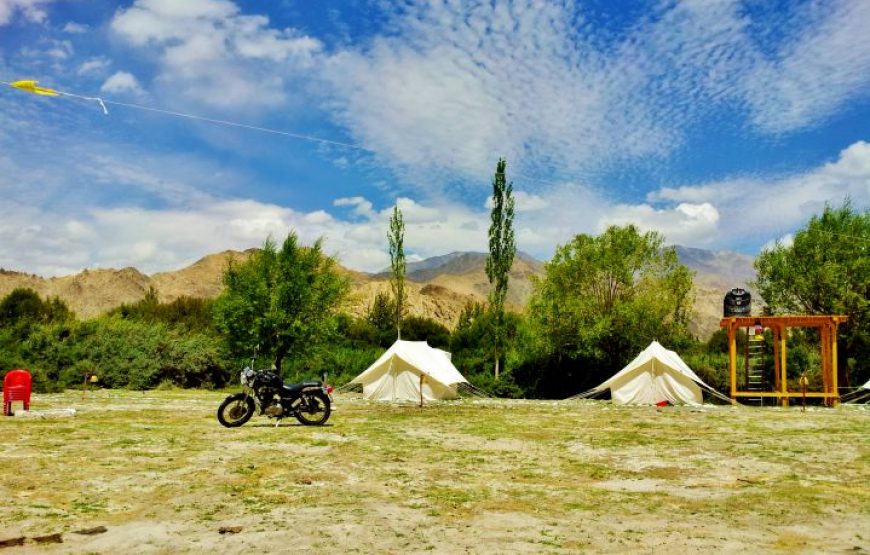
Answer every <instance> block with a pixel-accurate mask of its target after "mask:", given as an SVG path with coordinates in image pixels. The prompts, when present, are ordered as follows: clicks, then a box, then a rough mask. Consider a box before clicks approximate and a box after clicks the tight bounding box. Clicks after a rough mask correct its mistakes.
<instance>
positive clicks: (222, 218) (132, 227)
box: [0, 142, 870, 275]
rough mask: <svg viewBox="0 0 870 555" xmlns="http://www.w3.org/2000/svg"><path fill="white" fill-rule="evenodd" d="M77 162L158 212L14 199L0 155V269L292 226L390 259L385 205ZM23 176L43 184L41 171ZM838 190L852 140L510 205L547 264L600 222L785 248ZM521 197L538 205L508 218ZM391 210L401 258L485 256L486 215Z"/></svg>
mask: <svg viewBox="0 0 870 555" xmlns="http://www.w3.org/2000/svg"><path fill="white" fill-rule="evenodd" d="M10 164H11V165H10ZM83 164H84V165H86V166H88V167H91V168H92V170H91V171H92V173H91V176H92V178H93V180H92V182H93V187H95V189H93V190H90V191H83V192H82V193H81V194H83V195H85V196H92V195H93V194H95V193H94V191H99V190H100V188H102V187H114V188H117V187H127V188H130V189H134V190H140V191H143V192H146V193H148V194H150V195H154V196H156V197H157V198H159V199H161V200H162V201H163V203H162V205H161V206H153V207H144V206H141V203H140V205H138V206H129V205H122V206H104V207H102V208H90V207H88V205H87V204H78V205H77V204H75V203H64V204H63V205H62V206H53V205H52V203H51V202H50V199H51V198H53V197H54V196H56V194H57V191H55V192H52V191H49V192H48V193H46V194H47V196H46V197H45V198H44V199H43V200H42V201H39V202H35V201H34V199H29V200H28V201H26V202H25V201H23V200H14V199H16V198H27V197H26V194H25V193H20V194H19V193H16V192H15V190H14V188H10V187H13V186H14V184H15V183H17V179H16V178H15V177H14V176H15V175H16V170H15V166H14V162H10V161H4V159H3V158H2V157H0V169H2V170H3V175H6V176H7V177H6V178H2V179H0V193H2V194H3V197H4V206H8V208H7V210H6V214H7V215H6V217H5V218H4V219H3V220H2V222H0V266H2V267H5V268H14V269H20V270H26V271H29V272H37V273H43V274H46V275H57V274H61V273H69V272H73V271H78V270H80V269H82V268H84V267H95V266H101V267H106V266H112V267H122V266H127V265H134V266H137V267H139V268H140V269H142V270H144V271H146V272H155V271H160V270H167V269H172V268H178V267H181V266H184V265H186V264H189V263H191V262H193V261H194V260H195V259H197V258H199V257H201V256H203V255H205V254H209V253H212V252H217V251H220V250H224V249H228V248H235V249H245V248H249V247H254V246H259V245H261V244H262V242H263V241H264V240H265V239H266V237H269V236H271V237H273V238H275V239H276V240H280V239H281V238H283V237H284V236H285V235H286V234H287V233H288V232H289V231H291V230H295V231H296V232H297V234H298V235H299V237H300V239H301V240H302V241H303V242H304V243H306V244H310V243H312V242H314V241H315V240H316V239H318V238H320V237H324V239H325V242H324V246H325V250H326V252H328V253H330V254H335V255H337V256H338V258H339V260H340V262H341V263H342V264H344V265H345V266H348V267H350V268H354V269H361V270H368V271H378V270H380V269H382V268H384V267H385V266H386V265H387V264H388V263H389V256H388V254H387V244H386V243H387V241H386V233H387V229H388V227H389V218H390V215H391V214H392V205H390V206H383V207H381V208H379V209H376V208H375V207H374V205H373V203H372V202H371V201H370V200H368V199H367V198H365V197H362V196H356V197H349V198H340V199H336V200H335V201H334V202H333V205H334V206H335V207H336V209H337V211H336V212H335V213H332V212H328V211H326V210H313V211H308V212H305V211H299V210H295V209H293V208H290V207H284V206H278V205H275V204H270V203H267V202H261V201H257V200H253V199H227V198H221V197H219V196H217V195H213V194H209V193H206V192H204V190H203V189H202V187H204V185H198V186H197V185H194V184H195V183H198V182H199V181H200V180H201V179H202V178H201V176H202V175H208V171H206V170H205V169H204V168H202V167H195V165H194V167H192V168H190V171H189V172H188V173H187V174H179V175H177V176H175V177H173V178H169V177H167V176H166V171H165V170H160V169H158V168H159V167H164V166H165V167H187V166H191V165H192V164H191V163H190V162H188V163H184V162H182V161H180V160H179V161H176V162H174V163H173V162H169V161H167V160H164V161H156V160H152V161H150V162H149V163H148V166H147V167H146V166H142V165H130V164H122V163H119V162H118V161H116V160H113V159H110V158H99V157H98V158H91V159H88V160H85V161H83ZM148 168H151V169H148ZM32 177H33V178H34V179H37V180H40V181H43V180H49V181H51V179H52V176H51V175H50V174H48V175H35V176H32ZM734 183H741V185H739V186H736V185H734ZM747 184H748V186H749V188H746V189H744V188H743V187H744V185H747ZM735 188H736V189H738V190H736V191H735V190H734V189H735ZM30 194H36V193H30ZM846 194H848V195H851V197H852V199H853V201H854V202H855V204H856V206H868V205H870V144H867V143H863V142H859V143H855V144H854V145H852V146H850V147H849V148H847V149H844V150H843V152H842V153H841V154H840V157H839V158H838V159H837V160H836V161H834V162H831V163H829V164H825V165H823V166H821V167H819V168H817V169H816V170H813V171H810V172H807V173H805V174H802V175H799V176H791V177H782V178H777V179H772V180H769V181H767V182H765V181H763V180H761V179H756V180H755V181H729V182H722V183H721V184H718V183H710V184H704V185H701V186H699V187H697V188H692V187H684V188H680V189H671V190H669V192H668V194H667V195H663V194H654V195H651V197H650V200H649V201H648V202H643V203H637V204H631V203H625V202H614V201H612V200H609V199H608V198H606V197H605V196H603V195H601V194H600V193H598V192H596V191H595V190H593V189H591V188H589V187H586V186H583V185H581V184H577V183H564V184H559V185H553V186H550V187H548V188H547V189H545V190H542V191H540V192H538V193H536V194H535V195H526V194H524V195H521V196H518V197H517V202H518V203H519V204H518V206H517V208H518V211H517V216H516V220H515V230H516V236H517V246H518V247H519V248H520V249H521V250H524V251H526V252H530V253H532V254H533V255H536V256H538V257H540V258H548V257H549V256H550V255H551V254H552V251H553V248H554V247H555V246H556V245H558V244H564V243H566V242H567V241H568V240H570V239H571V237H573V236H574V235H575V234H577V233H590V234H597V233H600V232H601V231H603V230H604V229H605V228H606V227H607V226H608V225H626V224H635V225H637V226H638V227H639V228H640V229H642V230H655V231H658V232H660V233H662V234H664V235H665V238H666V240H667V242H668V243H671V244H673V243H677V244H684V245H687V246H706V247H711V248H718V247H722V246H729V245H732V244H734V243H735V242H738V241H739V240H740V238H741V236H743V235H749V236H752V237H756V238H761V237H765V236H767V237H780V238H781V241H784V242H788V241H789V240H790V235H789V234H786V233H785V232H786V231H787V232H791V231H792V230H794V229H796V228H798V227H800V226H802V225H804V224H805V223H806V221H807V220H808V219H809V217H810V216H811V215H813V214H817V213H818V212H819V211H820V210H821V209H822V206H823V205H824V202H826V201H832V202H835V203H839V202H840V201H841V200H842V197H843V196H844V195H846ZM525 199H531V200H532V203H533V205H536V206H537V207H538V208H537V209H535V210H520V208H521V206H522V204H523V203H522V202H521V201H523V200H525ZM686 199H691V200H686ZM702 199H703V200H702ZM723 199H725V200H723ZM396 202H397V204H398V206H399V207H400V209H401V210H402V213H403V216H404V221H405V247H406V251H407V253H408V256H409V259H412V258H413V259H420V258H426V257H429V256H435V255H440V254H444V253H448V252H453V251H466V250H471V251H484V252H485V251H486V248H487V235H486V234H487V228H488V225H489V212H488V210H487V209H486V208H485V207H483V206H481V207H479V208H476V209H475V208H471V207H469V206H467V205H463V204H454V203H450V202H436V201H420V200H415V199H412V198H408V197H400V198H398V199H397V201H396ZM347 208H351V209H352V217H350V218H348V217H342V215H341V212H342V211H343V210H345V209H347Z"/></svg>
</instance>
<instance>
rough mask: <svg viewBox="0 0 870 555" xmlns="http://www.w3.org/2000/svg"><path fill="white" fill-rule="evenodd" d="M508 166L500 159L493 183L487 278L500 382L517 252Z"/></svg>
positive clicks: (496, 368)
mask: <svg viewBox="0 0 870 555" xmlns="http://www.w3.org/2000/svg"><path fill="white" fill-rule="evenodd" d="M506 166H507V162H506V161H505V159H504V158H500V159H499V161H498V164H497V165H496V169H495V176H494V177H493V179H492V212H491V214H490V216H491V219H492V223H491V224H490V226H489V257H487V259H486V277H487V278H488V279H489V284H490V290H489V304H490V307H491V310H492V313H493V315H494V320H493V357H494V359H495V372H494V377H495V379H496V380H498V371H499V363H500V360H501V356H502V354H503V352H504V339H505V333H504V302H505V299H506V298H507V290H508V276H509V273H510V271H511V266H513V263H514V256H515V255H516V252H517V246H516V242H515V241H514V229H513V221H514V198H513V183H508V182H507V178H506V177H505V167H506Z"/></svg>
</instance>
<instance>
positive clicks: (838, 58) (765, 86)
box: [742, 0, 870, 133]
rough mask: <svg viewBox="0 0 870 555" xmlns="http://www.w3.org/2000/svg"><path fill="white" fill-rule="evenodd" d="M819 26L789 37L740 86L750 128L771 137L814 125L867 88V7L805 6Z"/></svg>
mask: <svg viewBox="0 0 870 555" xmlns="http://www.w3.org/2000/svg"><path fill="white" fill-rule="evenodd" d="M802 15H803V16H804V17H805V18H806V19H808V20H811V21H813V22H818V23H817V24H815V25H806V26H804V27H803V28H799V30H798V32H797V33H795V34H794V35H793V36H791V37H789V39H788V40H787V41H786V43H785V44H784V45H783V46H782V47H781V48H780V49H779V51H778V52H777V53H776V54H775V56H773V57H772V58H765V59H763V60H760V61H759V62H758V64H757V65H756V66H755V67H754V68H753V70H752V71H751V72H749V73H747V74H746V75H745V77H744V79H743V81H742V85H743V88H744V89H745V94H746V99H747V100H748V102H749V104H750V107H751V110H752V119H753V122H754V123H755V124H756V125H757V126H759V127H760V128H762V129H764V130H767V131H771V132H776V133H779V132H787V131H792V130H795V129H800V128H803V127H806V126H808V125H813V124H816V123H818V122H820V121H823V120H824V119H826V118H827V117H829V116H831V115H832V114H834V113H835V112H836V111H837V110H838V109H839V108H841V107H842V106H843V105H845V104H846V103H848V102H849V101H850V100H852V99H853V98H855V97H856V95H858V94H859V93H866V92H867V90H868V88H870V32H868V25H870V2H867V1H866V0H836V1H831V2H823V3H819V4H809V5H807V6H806V7H805V8H804V10H803V14H802Z"/></svg>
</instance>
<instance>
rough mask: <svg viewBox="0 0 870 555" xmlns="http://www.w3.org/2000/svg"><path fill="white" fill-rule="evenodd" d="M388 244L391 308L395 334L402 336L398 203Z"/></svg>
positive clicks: (401, 225) (402, 240)
mask: <svg viewBox="0 0 870 555" xmlns="http://www.w3.org/2000/svg"><path fill="white" fill-rule="evenodd" d="M387 240H388V241H389V244H390V268H391V269H392V275H391V277H390V285H391V286H392V289H393V309H394V310H395V311H396V312H395V323H396V335H397V336H398V338H399V339H401V338H402V317H404V315H405V300H406V299H405V297H406V294H405V269H406V268H405V246H404V245H405V221H404V220H403V219H402V211H401V210H399V205H398V204H396V206H394V207H393V215H392V217H391V218H390V233H389V234H387Z"/></svg>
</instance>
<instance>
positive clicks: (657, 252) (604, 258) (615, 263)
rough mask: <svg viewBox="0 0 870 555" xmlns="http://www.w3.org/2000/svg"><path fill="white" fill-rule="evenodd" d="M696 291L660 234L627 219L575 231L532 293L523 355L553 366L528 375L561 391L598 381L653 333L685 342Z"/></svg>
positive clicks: (544, 387) (538, 385)
mask: <svg viewBox="0 0 870 555" xmlns="http://www.w3.org/2000/svg"><path fill="white" fill-rule="evenodd" d="M691 290H692V273H691V271H690V270H689V269H688V268H687V267H685V266H683V265H682V264H680V262H679V260H678V258H677V254H676V251H675V250H674V249H673V248H672V247H671V248H664V247H663V238H662V236H661V235H659V234H658V233H655V232H648V233H644V234H641V233H640V232H639V231H638V229H637V228H636V227H635V226H633V225H629V226H627V227H617V226H612V227H610V228H608V229H607V230H606V231H605V232H604V233H602V234H601V235H599V236H597V237H592V236H589V235H585V234H581V235H577V236H576V237H574V239H573V240H572V241H571V242H569V243H568V244H566V245H562V246H559V247H558V248H557V249H556V253H555V255H554V256H553V259H552V260H551V261H550V262H549V263H548V264H547V265H546V272H545V276H544V278H543V279H542V280H540V281H538V282H537V283H536V284H535V291H534V293H533V295H532V298H531V300H530V304H529V324H530V328H531V331H530V332H529V333H528V335H529V337H527V338H525V339H524V341H523V343H524V344H525V345H527V353H526V358H527V359H529V360H531V361H532V362H533V363H534V364H532V365H529V366H531V367H535V366H537V367H540V368H542V369H544V370H543V371H544V372H547V373H550V375H549V376H535V375H532V374H528V376H527V379H528V380H531V382H530V384H531V385H530V387H532V388H534V389H537V390H538V391H539V392H541V391H544V392H546V393H549V394H551V395H557V394H558V393H559V392H561V393H562V394H564V392H565V388H566V387H568V386H570V387H572V388H574V389H575V390H576V389H577V388H578V387H579V386H581V385H582V386H585V385H594V384H589V382H590V381H592V380H595V379H598V378H600V377H602V375H609V374H610V373H612V372H614V371H616V370H618V369H619V368H621V367H622V366H623V365H624V364H625V363H626V362H628V359H630V358H631V357H633V356H634V355H635V354H636V353H637V352H638V351H640V350H641V349H642V348H644V347H646V346H647V344H649V342H650V341H652V340H653V339H656V340H658V341H660V342H661V343H663V344H665V345H666V346H670V347H671V348H675V347H678V346H680V345H681V344H682V343H685V342H687V341H688V340H689V334H688V331H687V325H688V319H689V314H690V313H691V309H692V301H693V299H692V295H691ZM547 382H548V383H547ZM548 388H551V389H552V390H548Z"/></svg>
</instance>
